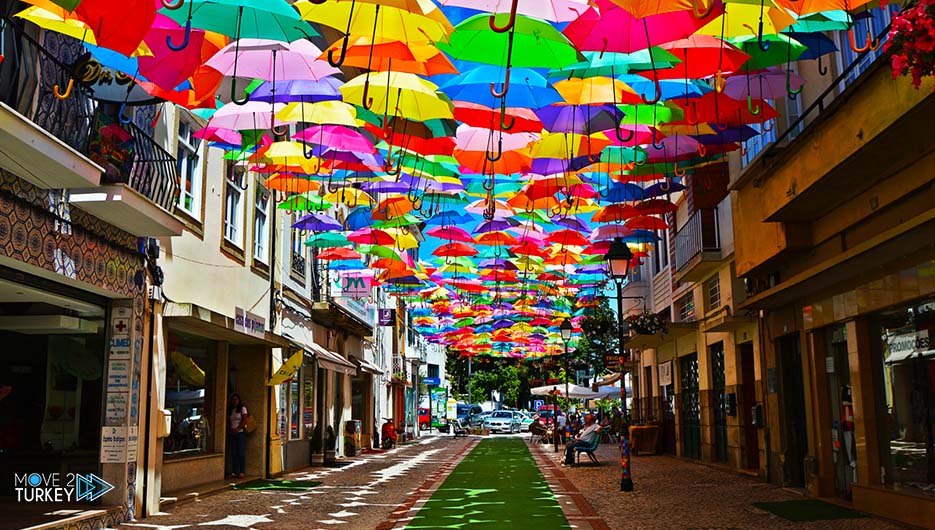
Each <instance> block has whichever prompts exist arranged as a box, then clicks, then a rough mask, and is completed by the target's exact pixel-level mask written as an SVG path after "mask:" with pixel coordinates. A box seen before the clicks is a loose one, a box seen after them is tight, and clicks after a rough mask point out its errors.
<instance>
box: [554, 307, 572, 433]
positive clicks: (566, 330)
mask: <svg viewBox="0 0 935 530" xmlns="http://www.w3.org/2000/svg"><path fill="white" fill-rule="evenodd" d="M558 329H559V331H561V333H562V342H564V343H565V403H567V404H570V403H571V398H570V397H569V396H568V342H569V341H571V332H572V330H573V329H574V326H572V325H571V320H568V319H567V318H566V319H564V320H562V324H561V325H560V326H559V327H558ZM565 417H566V418H567V417H568V410H565Z"/></svg>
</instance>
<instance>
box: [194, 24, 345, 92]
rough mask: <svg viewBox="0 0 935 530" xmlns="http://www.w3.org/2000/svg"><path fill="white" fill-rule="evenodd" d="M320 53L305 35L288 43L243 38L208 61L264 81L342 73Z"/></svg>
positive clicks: (220, 68) (218, 67)
mask: <svg viewBox="0 0 935 530" xmlns="http://www.w3.org/2000/svg"><path fill="white" fill-rule="evenodd" d="M319 55H321V50H319V49H318V47H316V46H315V45H314V44H312V43H311V42H309V41H307V40H305V39H301V40H297V41H295V42H291V43H286V42H280V41H276V40H268V39H248V38H242V39H239V40H238V41H237V42H233V43H231V44H228V45H227V46H225V47H224V48H221V50H220V51H218V52H217V53H216V54H215V55H214V57H211V58H210V59H208V61H207V62H206V63H205V64H207V65H208V66H210V67H211V68H214V69H215V70H217V71H219V72H221V73H222V74H224V75H226V76H235V75H238V76H241V77H250V78H256V79H262V80H264V81H284V80H287V79H288V80H306V81H320V80H322V79H324V78H327V77H329V76H332V75H334V74H339V73H341V71H340V70H338V69H337V68H334V67H333V66H331V65H329V64H328V63H326V62H325V61H322V60H319V59H318V56H319ZM277 101H279V100H277Z"/></svg>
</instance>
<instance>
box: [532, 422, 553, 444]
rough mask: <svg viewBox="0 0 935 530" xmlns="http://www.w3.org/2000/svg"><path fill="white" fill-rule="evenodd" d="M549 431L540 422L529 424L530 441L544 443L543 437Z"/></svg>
mask: <svg viewBox="0 0 935 530" xmlns="http://www.w3.org/2000/svg"><path fill="white" fill-rule="evenodd" d="M548 432H549V430H548V429H546V428H545V427H543V426H542V425H540V424H538V423H533V424H532V425H530V426H529V443H531V444H534V443H542V440H543V439H544V438H543V437H544V436H545V435H546V434H547V433H548Z"/></svg>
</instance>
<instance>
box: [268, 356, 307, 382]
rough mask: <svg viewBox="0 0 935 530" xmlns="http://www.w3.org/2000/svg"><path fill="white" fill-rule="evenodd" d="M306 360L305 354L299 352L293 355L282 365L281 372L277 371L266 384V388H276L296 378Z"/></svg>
mask: <svg viewBox="0 0 935 530" xmlns="http://www.w3.org/2000/svg"><path fill="white" fill-rule="evenodd" d="M304 358H305V352H304V351H302V350H299V351H297V352H295V353H293V354H292V356H291V357H289V359H287V360H286V362H284V363H282V366H280V367H279V370H276V373H275V374H273V377H270V379H269V382H268V383H266V386H276V385H281V384H283V383H285V382H286V381H288V380H289V379H292V378H293V377H295V374H296V372H298V371H299V368H301V367H302V361H303V360H304Z"/></svg>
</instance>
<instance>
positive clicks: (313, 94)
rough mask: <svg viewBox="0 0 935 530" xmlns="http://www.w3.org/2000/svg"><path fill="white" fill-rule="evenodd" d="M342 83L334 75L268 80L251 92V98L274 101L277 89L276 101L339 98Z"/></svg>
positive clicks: (311, 101)
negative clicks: (305, 78) (315, 77)
mask: <svg viewBox="0 0 935 530" xmlns="http://www.w3.org/2000/svg"><path fill="white" fill-rule="evenodd" d="M342 85H344V83H343V82H342V81H340V80H338V79H335V78H333V77H325V78H324V79H321V80H320V81H311V80H304V79H303V80H290V81H277V82H276V83H270V82H268V81H267V82H265V83H263V84H262V85H260V86H258V87H257V88H256V90H254V91H253V92H252V93H251V94H250V99H251V100H253V101H264V102H266V103H273V99H274V96H273V90H274V89H275V90H276V95H275V102H276V103H290V102H293V101H302V102H305V103H315V102H318V101H332V100H339V99H341V92H339V91H338V89H339V88H340V87H341V86H342Z"/></svg>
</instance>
